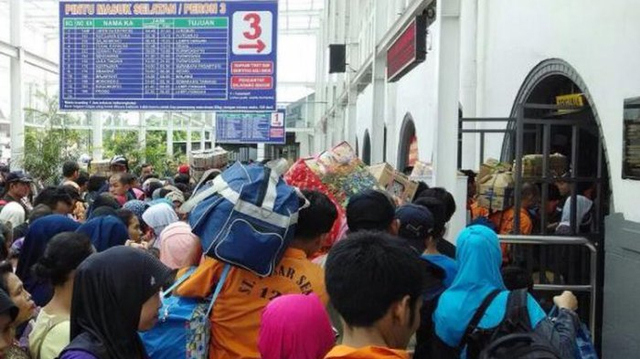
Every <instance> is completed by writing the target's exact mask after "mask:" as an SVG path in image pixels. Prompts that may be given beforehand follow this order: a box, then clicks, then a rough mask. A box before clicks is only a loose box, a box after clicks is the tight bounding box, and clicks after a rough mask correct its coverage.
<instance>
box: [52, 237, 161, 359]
mask: <svg viewBox="0 0 640 359" xmlns="http://www.w3.org/2000/svg"><path fill="white" fill-rule="evenodd" d="M170 277H171V270H170V269H169V268H167V267H166V266H165V265H163V264H162V262H160V261H159V260H157V259H155V258H154V257H153V256H151V255H149V254H147V253H145V252H144V251H141V250H139V249H134V248H130V247H125V246H118V247H113V248H110V249H108V250H106V251H104V252H102V253H98V254H94V255H92V256H91V257H89V258H87V260H85V261H84V262H83V263H82V264H80V266H79V267H78V269H77V271H76V277H75V283H74V286H73V299H72V301H71V343H70V344H69V345H68V346H67V347H66V348H65V350H64V351H63V352H62V354H61V355H60V359H146V358H148V356H147V353H146V351H145V348H144V346H143V344H142V342H141V340H140V336H139V335H138V331H145V330H149V329H150V328H152V327H153V326H154V325H155V323H156V321H157V319H158V310H159V309H160V305H161V301H160V290H161V288H162V286H163V285H164V284H165V283H166V282H167V281H168V280H169V279H170Z"/></svg>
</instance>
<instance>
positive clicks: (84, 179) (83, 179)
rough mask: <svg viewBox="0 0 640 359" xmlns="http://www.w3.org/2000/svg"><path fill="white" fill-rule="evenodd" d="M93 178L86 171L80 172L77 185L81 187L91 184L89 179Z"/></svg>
mask: <svg viewBox="0 0 640 359" xmlns="http://www.w3.org/2000/svg"><path fill="white" fill-rule="evenodd" d="M90 178H91V177H90V176H89V173H88V172H85V171H80V175H79V176H78V178H77V179H76V184H77V185H78V186H80V187H82V186H84V185H85V184H87V183H89V179H90Z"/></svg>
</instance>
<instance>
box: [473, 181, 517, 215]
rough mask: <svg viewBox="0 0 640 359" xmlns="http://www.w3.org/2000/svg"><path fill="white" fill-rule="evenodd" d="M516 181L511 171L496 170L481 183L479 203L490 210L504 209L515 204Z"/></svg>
mask: <svg viewBox="0 0 640 359" xmlns="http://www.w3.org/2000/svg"><path fill="white" fill-rule="evenodd" d="M514 187H515V181H514V180H513V174H512V173H511V172H496V173H494V174H492V175H490V176H485V177H484V178H483V179H482V181H481V182H480V183H479V191H478V205H479V206H480V207H482V208H486V209H488V210H490V211H504V210H506V209H508V208H509V207H511V206H513V192H514Z"/></svg>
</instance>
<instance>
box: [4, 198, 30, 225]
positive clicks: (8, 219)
mask: <svg viewBox="0 0 640 359" xmlns="http://www.w3.org/2000/svg"><path fill="white" fill-rule="evenodd" d="M0 221H2V222H3V223H11V228H16V227H18V226H19V225H21V224H22V223H24V221H25V213H24V208H22V206H21V205H20V204H19V203H18V202H9V203H7V204H6V205H5V206H4V208H2V211H0Z"/></svg>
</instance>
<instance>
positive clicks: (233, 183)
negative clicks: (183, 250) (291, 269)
mask: <svg viewBox="0 0 640 359" xmlns="http://www.w3.org/2000/svg"><path fill="white" fill-rule="evenodd" d="M280 172H281V166H279V165H278V163H277V162H274V163H270V164H267V165H265V166H262V165H258V164H251V165H243V164H241V163H240V162H236V163H235V164H234V165H233V166H231V167H230V168H229V169H227V170H226V171H224V172H223V173H222V174H221V175H219V176H217V177H216V178H215V179H213V180H212V181H209V182H201V183H200V184H199V185H198V187H197V188H196V190H195V191H194V193H195V194H194V195H193V197H192V198H191V199H190V200H189V201H188V202H187V203H185V204H184V205H183V206H182V207H181V208H180V210H181V211H182V212H190V216H189V223H190V224H191V228H192V229H193V233H194V234H196V235H198V236H199V237H200V240H201V242H202V248H203V249H204V252H205V253H206V255H208V256H210V257H213V258H216V259H219V260H220V261H222V262H225V263H228V264H231V265H233V266H237V267H241V268H244V269H246V270H248V271H250V272H252V273H254V274H256V275H258V276H261V277H266V276H269V275H271V274H272V273H273V271H274V269H275V267H276V266H277V264H278V263H279V262H280V259H281V258H282V256H283V255H284V252H285V250H286V249H287V247H288V246H289V243H290V242H291V240H292V239H293V235H294V231H295V225H296V223H297V221H298V210H299V209H300V203H301V199H304V198H303V197H302V195H301V194H300V192H299V191H298V190H297V189H296V188H295V187H291V186H288V185H287V184H286V183H285V182H284V180H283V179H282V177H281V175H282V173H280ZM206 177H207V175H206V174H205V175H204V176H203V178H204V179H205V180H206ZM305 201H306V200H305ZM307 203H308V202H307Z"/></svg>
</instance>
